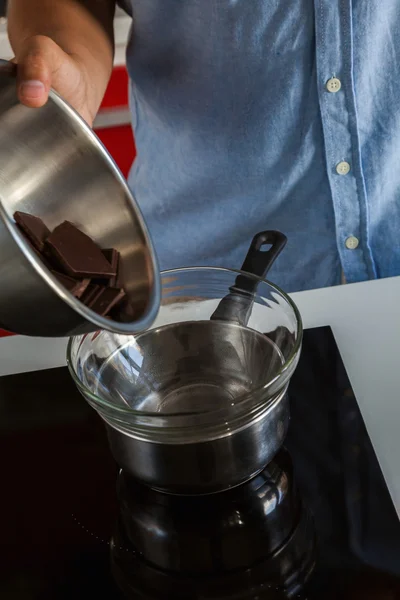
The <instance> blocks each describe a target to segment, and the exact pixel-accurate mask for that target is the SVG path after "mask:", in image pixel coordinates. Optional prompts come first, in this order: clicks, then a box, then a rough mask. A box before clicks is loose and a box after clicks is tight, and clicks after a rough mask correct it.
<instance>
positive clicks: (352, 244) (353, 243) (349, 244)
mask: <svg viewBox="0 0 400 600" xmlns="http://www.w3.org/2000/svg"><path fill="white" fill-rule="evenodd" d="M359 243H360V242H359V240H358V238H356V237H354V235H351V236H350V237H348V238H347V240H346V241H345V244H346V248H347V249H348V250H355V249H356V248H357V247H358V244H359Z"/></svg>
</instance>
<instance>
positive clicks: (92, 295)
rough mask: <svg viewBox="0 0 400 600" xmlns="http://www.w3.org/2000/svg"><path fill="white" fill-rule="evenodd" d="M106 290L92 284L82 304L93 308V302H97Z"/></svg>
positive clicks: (83, 296) (101, 286)
mask: <svg viewBox="0 0 400 600" xmlns="http://www.w3.org/2000/svg"><path fill="white" fill-rule="evenodd" d="M104 289H105V287H104V286H103V285H99V284H97V283H90V284H89V285H88V287H87V289H86V290H85V292H84V293H83V295H82V297H81V299H80V300H81V302H83V304H85V305H86V306H87V307H89V308H91V306H92V302H94V301H95V300H96V298H97V297H98V296H99V295H100V294H101V293H102V291H103V290H104Z"/></svg>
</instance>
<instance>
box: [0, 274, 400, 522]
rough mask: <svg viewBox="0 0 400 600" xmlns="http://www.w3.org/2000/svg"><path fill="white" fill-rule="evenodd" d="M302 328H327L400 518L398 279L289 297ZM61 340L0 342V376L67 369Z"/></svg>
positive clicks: (399, 291) (14, 339)
mask: <svg viewBox="0 0 400 600" xmlns="http://www.w3.org/2000/svg"><path fill="white" fill-rule="evenodd" d="M292 298H293V300H294V301H295V302H296V304H297V306H298V307H299V310H300V312H301V315H302V318H303V322H304V326H305V327H306V328H310V327H319V326H323V325H330V326H331V328H332V330H333V333H334V335H335V338H336V342H337V344H338V347H339V350H340V352H341V354H342V358H343V362H344V365H345V367H346V370H347V373H348V376H349V378H350V381H351V384H352V387H353V390H354V393H355V396H356V398H357V400H358V403H359V406H360V410H361V413H362V415H363V418H364V421H365V424H366V427H367V429H368V433H369V435H370V438H371V441H372V444H373V446H374V449H375V452H376V454H377V456H378V460H379V462H380V465H381V468H382V471H383V474H384V476H385V479H386V483H387V485H388V488H389V491H390V493H391V495H392V498H393V501H394V504H395V506H396V510H397V512H398V514H399V517H400V432H399V427H400V364H399V362H398V356H399V354H400V353H399V349H398V347H397V345H398V343H399V340H400V277H396V278H391V279H382V280H379V281H370V282H366V283H358V284H353V285H344V286H338V287H334V288H326V289H318V290H312V291H308V292H299V293H296V294H292ZM66 344H67V342H66V340H65V339H41V338H24V337H19V336H18V337H11V338H3V339H0V376H3V375H7V374H12V373H21V372H26V371H34V370H38V369H47V368H51V367H59V366H62V365H65V348H66Z"/></svg>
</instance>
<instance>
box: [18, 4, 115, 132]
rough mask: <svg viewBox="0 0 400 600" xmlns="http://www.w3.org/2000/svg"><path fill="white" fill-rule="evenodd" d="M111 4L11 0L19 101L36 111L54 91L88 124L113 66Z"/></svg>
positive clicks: (112, 8) (98, 103) (100, 98)
mask: <svg viewBox="0 0 400 600" xmlns="http://www.w3.org/2000/svg"><path fill="white" fill-rule="evenodd" d="M114 9H115V0H9V10H8V28H9V36H10V41H11V45H12V47H13V50H14V52H15V59H14V61H15V62H16V63H17V66H18V78H17V81H18V83H17V85H18V96H19V99H20V101H21V102H22V103H23V104H26V105H27V106H31V107H40V106H43V104H45V103H46V101H47V98H48V94H49V90H50V88H54V89H55V90H56V91H57V92H58V93H59V94H60V95H61V96H62V97H63V98H64V99H65V100H67V102H69V103H70V104H71V106H73V108H75V110H77V111H78V112H79V113H80V114H81V116H82V117H83V118H84V119H85V120H86V121H87V123H89V125H92V124H93V120H94V118H95V116H96V113H97V111H98V109H99V106H100V103H101V100H102V98H103V95H104V92H105V89H106V86H107V83H108V79H109V77H110V74H111V70H112V63H113V51H114V48H113V16H114Z"/></svg>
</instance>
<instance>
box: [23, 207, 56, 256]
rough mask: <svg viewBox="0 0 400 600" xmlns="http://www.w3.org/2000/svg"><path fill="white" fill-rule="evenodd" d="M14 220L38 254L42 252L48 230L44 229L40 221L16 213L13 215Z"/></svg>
mask: <svg viewBox="0 0 400 600" xmlns="http://www.w3.org/2000/svg"><path fill="white" fill-rule="evenodd" d="M14 220H15V222H16V224H17V225H18V227H19V229H20V230H21V231H22V233H24V234H25V236H26V237H27V238H28V240H29V241H30V242H31V244H32V245H33V247H34V248H35V249H36V250H38V251H39V252H42V251H43V248H44V243H45V241H46V239H47V238H48V236H49V235H50V229H48V227H46V225H45V224H44V223H43V221H42V219H39V217H35V216H33V215H28V214H27V213H23V212H19V211H17V212H16V213H14Z"/></svg>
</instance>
